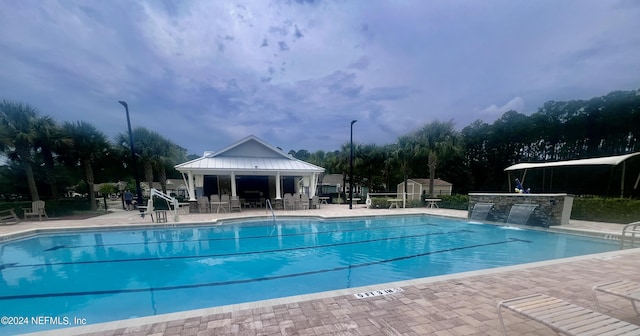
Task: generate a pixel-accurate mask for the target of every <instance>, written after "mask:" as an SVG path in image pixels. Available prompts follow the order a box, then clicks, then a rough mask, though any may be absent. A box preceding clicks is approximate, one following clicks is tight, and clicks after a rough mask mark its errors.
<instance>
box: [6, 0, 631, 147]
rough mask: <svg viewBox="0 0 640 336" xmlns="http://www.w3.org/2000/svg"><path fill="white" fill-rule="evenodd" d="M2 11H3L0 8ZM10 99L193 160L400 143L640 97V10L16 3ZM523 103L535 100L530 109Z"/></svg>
mask: <svg viewBox="0 0 640 336" xmlns="http://www.w3.org/2000/svg"><path fill="white" fill-rule="evenodd" d="M0 1H2V0H0ZM3 9H5V10H3V11H0V51H2V52H0V64H2V65H3V66H2V67H0V92H2V97H0V98H3V99H11V100H19V101H24V102H27V103H30V104H32V105H34V106H36V107H38V108H39V109H40V111H41V112H42V113H43V114H47V115H51V116H52V117H54V118H55V119H56V120H58V121H61V122H62V121H76V120H86V121H89V122H92V123H94V124H95V125H96V126H97V127H98V128H100V129H102V130H103V131H104V132H105V133H107V134H108V135H109V136H115V135H116V134H117V133H121V132H124V131H125V130H126V120H125V116H124V112H123V111H122V106H120V105H119V104H118V103H117V101H118V100H126V101H127V102H128V103H129V106H130V111H131V121H132V124H133V125H134V127H135V126H144V127H148V128H150V129H153V130H155V131H157V132H159V133H161V134H164V135H166V136H167V137H169V138H171V139H173V140H174V141H175V142H176V143H178V144H179V145H181V146H183V147H185V148H187V149H188V150H189V151H190V152H193V153H198V154H200V153H202V152H203V151H204V150H216V149H219V148H221V147H224V146H226V145H228V144H230V143H232V142H233V141H235V140H238V139H240V138H242V137H244V136H247V135H249V134H255V135H257V136H259V137H262V138H263V139H264V140H266V141H268V142H270V143H272V144H274V145H276V146H280V147H282V148H283V149H285V150H286V151H288V150H289V149H292V148H295V149H301V148H305V149H308V150H317V149H325V150H334V149H338V148H339V147H340V145H341V144H343V143H345V142H346V141H348V130H349V122H350V121H351V120H353V119H357V120H358V123H357V124H356V125H355V129H354V139H355V140H357V141H358V142H363V143H378V144H384V143H390V142H394V141H395V140H396V139H397V137H398V136H399V135H401V134H405V133H407V132H409V131H411V130H413V129H415V128H417V127H419V126H421V123H426V122H429V121H432V120H435V119H440V120H449V119H454V121H455V124H456V125H457V127H460V128H462V127H464V126H466V125H468V124H469V123H471V122H472V121H474V120H476V119H477V118H482V119H484V120H485V121H487V122H491V121H493V120H495V118H498V117H499V116H500V114H501V113H503V112H504V111H505V110H507V109H516V110H518V111H519V112H523V113H531V112H533V111H535V110H536V109H537V108H538V107H539V106H541V105H542V104H543V103H544V102H545V101H547V100H563V99H588V98H590V97H593V96H597V95H603V94H606V93H608V92H609V91H613V90H629V89H638V88H639V87H640V79H638V76H637V74H638V73H640V34H637V32H638V31H640V23H639V21H638V20H637V17H639V16H640V15H639V14H640V3H639V2H638V1H636V0H620V1H615V2H603V1H596V0H582V1H576V0H568V1H562V2H557V1H552V0H540V1H535V2H524V3H523V2H518V3H511V2H498V1H493V0H489V1H484V2H460V1H450V2H423V1H409V2H406V3H404V4H403V5H401V6H400V5H398V4H397V2H395V1H387V0H383V1H375V2H356V1H354V2H344V1H332V0H329V1H287V0H282V1H279V0H275V1H272V2H260V1H258V2H251V3H247V4H244V5H236V4H232V3H225V2H216V1H189V2H186V1H185V2H175V1H174V2H166V1H163V2H158V1H146V0H143V1H139V2H129V1H122V0H115V1H104V2H103V1H99V2H82V3H79V4H78V3H73V2H68V1H64V0H59V1H55V0H51V1H46V2H40V1H34V0H25V1H4V2H3ZM524 102H526V104H525V103H524Z"/></svg>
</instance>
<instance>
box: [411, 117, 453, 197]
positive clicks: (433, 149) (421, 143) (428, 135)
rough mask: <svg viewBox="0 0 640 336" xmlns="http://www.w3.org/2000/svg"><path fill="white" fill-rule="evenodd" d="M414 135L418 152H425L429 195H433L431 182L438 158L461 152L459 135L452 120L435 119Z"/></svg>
mask: <svg viewBox="0 0 640 336" xmlns="http://www.w3.org/2000/svg"><path fill="white" fill-rule="evenodd" d="M414 137H415V140H416V142H417V143H418V147H419V148H420V150H419V151H418V152H419V153H426V154H427V166H428V167H429V197H433V184H434V179H435V174H436V168H437V166H438V163H439V161H441V160H440V159H441V158H448V157H451V156H453V155H458V154H461V153H462V147H461V146H460V141H459V135H458V133H457V132H456V131H455V130H454V128H453V121H451V120H450V121H448V122H441V121H437V120H436V121H433V122H431V123H429V124H426V125H424V126H423V127H422V128H420V129H418V130H417V131H416V132H415V134H414Z"/></svg>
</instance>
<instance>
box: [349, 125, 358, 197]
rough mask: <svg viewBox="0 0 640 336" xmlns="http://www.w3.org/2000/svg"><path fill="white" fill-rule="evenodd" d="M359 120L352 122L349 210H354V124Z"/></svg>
mask: <svg viewBox="0 0 640 336" xmlns="http://www.w3.org/2000/svg"><path fill="white" fill-rule="evenodd" d="M356 121H357V120H351V151H350V152H349V209H353V124H355V123H356Z"/></svg>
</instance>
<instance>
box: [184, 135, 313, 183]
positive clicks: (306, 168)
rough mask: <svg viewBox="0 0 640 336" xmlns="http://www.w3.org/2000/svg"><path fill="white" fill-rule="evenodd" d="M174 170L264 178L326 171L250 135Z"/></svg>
mask: <svg viewBox="0 0 640 336" xmlns="http://www.w3.org/2000/svg"><path fill="white" fill-rule="evenodd" d="M175 168H176V169H177V170H178V171H182V172H187V171H192V172H202V173H209V174H216V173H225V174H226V173H230V172H235V173H240V174H247V175H262V174H270V173H275V172H280V173H282V174H289V173H290V174H300V173H306V174H309V173H322V172H324V168H322V167H318V166H316V165H313V164H311V163H308V162H304V161H302V160H298V159H296V158H294V157H292V156H290V155H287V154H285V153H283V152H282V151H281V150H279V149H277V148H276V147H273V146H271V145H269V144H267V143H265V142H264V141H262V140H260V139H258V138H256V137H255V136H253V135H251V136H248V137H246V138H244V139H242V140H240V141H238V142H236V143H235V144H233V145H231V146H228V147H226V148H224V149H222V150H220V151H218V152H213V153H212V152H206V153H205V155H204V156H202V157H200V158H198V159H195V160H191V161H188V162H185V163H182V164H179V165H176V166H175Z"/></svg>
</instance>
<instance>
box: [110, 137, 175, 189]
mask: <svg viewBox="0 0 640 336" xmlns="http://www.w3.org/2000/svg"><path fill="white" fill-rule="evenodd" d="M132 135H133V143H134V149H135V151H136V155H137V156H138V158H139V159H141V161H142V167H143V171H144V179H145V181H146V182H147V183H148V185H149V188H152V187H153V176H154V171H155V172H156V176H157V177H158V180H159V181H160V186H161V189H162V192H163V193H166V192H167V169H168V168H169V167H170V166H173V165H174V164H175V163H177V162H179V161H185V160H186V153H187V150H186V149H184V148H182V147H180V146H178V145H176V144H175V143H173V142H172V141H171V140H168V139H166V138H164V137H163V136H162V135H160V134H159V133H156V132H154V131H150V130H148V129H146V128H144V127H136V128H135V129H134V130H133V132H132ZM127 142H128V136H125V135H124V134H122V133H121V134H118V136H117V137H116V143H127ZM125 156H126V154H125Z"/></svg>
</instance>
